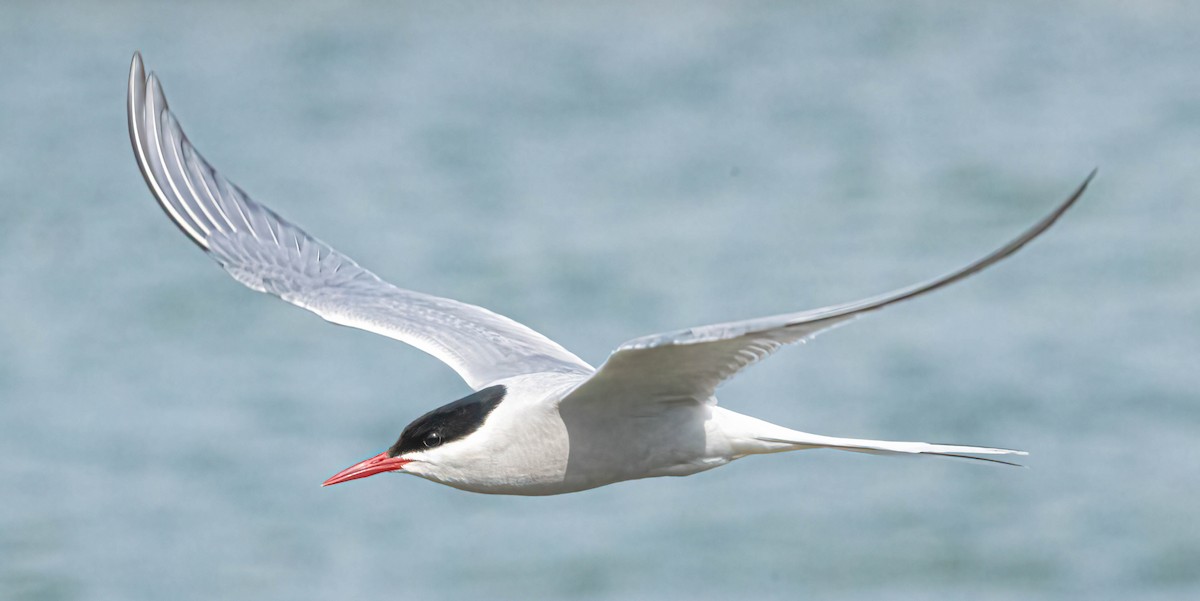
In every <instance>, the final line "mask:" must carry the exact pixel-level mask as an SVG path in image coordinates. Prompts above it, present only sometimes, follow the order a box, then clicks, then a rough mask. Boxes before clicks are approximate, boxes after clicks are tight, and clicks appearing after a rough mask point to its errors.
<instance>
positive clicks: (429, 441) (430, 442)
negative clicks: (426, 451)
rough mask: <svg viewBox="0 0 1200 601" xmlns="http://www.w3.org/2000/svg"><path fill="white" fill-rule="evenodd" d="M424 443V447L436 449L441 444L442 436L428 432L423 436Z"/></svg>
mask: <svg viewBox="0 0 1200 601" xmlns="http://www.w3.org/2000/svg"><path fill="white" fill-rule="evenodd" d="M424 442H425V446H426V447H428V448H430V449H432V448H433V447H436V446H439V445H441V444H442V435H441V434H438V433H437V432H430V433H429V434H426V435H425V441H424Z"/></svg>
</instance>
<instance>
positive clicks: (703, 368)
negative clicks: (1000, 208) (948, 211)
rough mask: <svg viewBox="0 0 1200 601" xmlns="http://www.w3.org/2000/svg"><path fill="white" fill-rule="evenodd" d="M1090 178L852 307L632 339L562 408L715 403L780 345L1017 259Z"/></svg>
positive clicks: (1076, 195)
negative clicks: (1056, 201) (979, 247)
mask: <svg viewBox="0 0 1200 601" xmlns="http://www.w3.org/2000/svg"><path fill="white" fill-rule="evenodd" d="M1095 175H1096V172H1095V171H1092V173H1091V174H1089V175H1088V176H1087V179H1085V180H1084V181H1083V183H1082V184H1080V186H1079V188H1078V189H1076V190H1075V192H1074V193H1073V194H1071V196H1070V197H1069V198H1067V200H1065V201H1064V202H1063V203H1062V204H1060V205H1059V206H1058V207H1057V208H1056V209H1054V211H1053V212H1051V213H1050V214H1049V215H1047V216H1046V217H1045V218H1044V219H1042V220H1041V221H1039V222H1038V223H1037V224H1035V225H1034V226H1033V227H1031V228H1029V229H1028V230H1026V231H1025V232H1024V233H1023V234H1021V235H1020V236H1018V237H1017V238H1016V239H1014V240H1013V241H1011V242H1009V243H1008V244H1006V245H1004V246H1003V247H1001V248H999V249H997V250H996V251H994V252H992V253H991V254H989V255H987V256H986V257H983V258H982V259H979V260H978V261H975V262H974V263H971V264H970V265H967V266H966V267H963V268H962V269H959V270H957V271H953V272H951V273H948V274H946V275H944V276H942V277H940V278H937V279H934V280H930V281H928V282H925V283H921V284H916V285H913V286H909V287H908V288H903V289H901V290H896V291H894V292H889V293H887V294H883V295H880V296H875V297H871V298H868V299H864V300H860V301H856V302H852V303H845V304H841V305H834V306H832V307H825V308H822V309H814V310H811V311H803V312H800V313H788V314H785V315H776V316H773V317H763V318H759V319H750V320H746V321H735V322H730V323H722V324H716V325H710V326H701V327H696V328H690V329H687V330H681V331H678V332H669V333H665V334H655V335H652V336H645V337H642V338H636V339H634V340H630V341H629V342H626V343H625V344H622V345H621V346H620V347H618V348H617V350H616V351H614V352H613V354H612V355H610V356H609V358H608V361H606V362H605V363H604V365H602V366H600V369H599V370H598V371H597V372H596V373H595V375H593V376H592V377H591V378H590V379H589V380H588V381H586V382H584V383H583V384H582V385H580V386H579V387H578V388H576V389H575V390H574V391H573V392H571V394H570V395H568V396H567V397H566V398H564V399H563V401H562V402H563V403H584V402H592V401H595V402H604V401H605V400H609V399H616V398H623V399H631V400H632V399H636V401H633V402H641V403H653V402H675V401H682V402H715V400H714V397H713V393H714V391H715V390H716V389H717V387H718V386H720V385H721V383H722V382H724V381H725V380H728V379H729V378H731V377H733V376H734V374H737V373H738V372H739V371H741V370H743V369H745V368H746V367H748V366H750V365H751V364H753V363H755V362H757V361H759V360H761V359H763V358H765V357H767V356H769V355H770V354H771V353H773V352H775V351H776V350H777V349H778V348H779V347H781V346H783V345H785V344H791V343H794V342H803V341H805V340H808V339H809V338H812V337H813V336H816V335H817V334H819V333H821V332H822V331H824V330H827V329H829V328H832V327H834V326H838V325H841V324H844V323H847V322H848V321H850V320H851V319H854V318H856V317H858V316H860V315H862V314H864V313H868V312H870V311H875V310H878V309H882V308H883V307H886V306H888V305H890V304H892V303H898V302H900V301H903V300H907V299H910V298H913V297H916V296H920V295H922V294H925V293H926V292H931V291H933V290H937V289H938V288H941V287H942V286H946V285H948V284H951V283H954V282H957V281H958V280H961V279H963V278H965V277H967V276H969V275H971V274H974V273H977V272H979V271H982V270H983V269H986V268H987V267H989V266H991V265H992V264H994V263H996V262H998V261H1000V260H1001V259H1003V258H1005V257H1007V256H1009V255H1011V254H1013V253H1015V252H1017V251H1018V250H1020V249H1021V247H1023V246H1025V245H1026V244H1028V243H1029V241H1030V240H1033V239H1034V238H1036V237H1038V235H1040V234H1041V233H1042V232H1044V231H1046V230H1047V229H1048V228H1049V227H1050V226H1051V225H1053V224H1054V222H1055V221H1057V220H1058V218H1059V217H1060V216H1062V214H1063V213H1064V212H1066V210H1067V209H1069V208H1070V207H1071V205H1073V204H1074V203H1075V201H1076V200H1078V199H1079V197H1080V196H1081V195H1082V194H1083V191H1084V190H1085V189H1087V185H1088V183H1089V182H1091V181H1092V177H1094V176H1095Z"/></svg>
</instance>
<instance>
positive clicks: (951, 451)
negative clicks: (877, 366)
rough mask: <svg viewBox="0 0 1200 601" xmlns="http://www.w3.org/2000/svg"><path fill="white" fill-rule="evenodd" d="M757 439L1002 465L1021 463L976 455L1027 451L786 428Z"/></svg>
mask: <svg viewBox="0 0 1200 601" xmlns="http://www.w3.org/2000/svg"><path fill="white" fill-rule="evenodd" d="M755 438H756V439H757V440H759V441H761V442H765V443H772V444H780V445H787V446H786V447H784V448H779V449H778V450H780V451H787V450H793V449H796V450H799V449H817V448H824V449H838V450H842V451H854V452H856V453H874V454H878V455H895V454H917V455H941V456H943V457H957V458H959V459H975V460H978V461H990V462H992V463H1003V464H1004V465H1015V466H1017V467H1022V466H1021V464H1019V463H1013V462H1011V461H1004V460H1003V459H993V458H991V457H979V455H1028V454H1029V453H1026V452H1025V451H1016V450H1013V449H993V448H990V447H972V446H965V445H951V444H933V443H928V442H896V441H891V440H864V439H859V438H837V437H833V436H820V435H818V434H809V433H807V432H796V431H795V430H792V431H791V432H789V436H787V438H775V437H768V436H756V437H755Z"/></svg>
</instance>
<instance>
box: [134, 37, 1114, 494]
mask: <svg viewBox="0 0 1200 601" xmlns="http://www.w3.org/2000/svg"><path fill="white" fill-rule="evenodd" d="M128 110H129V115H128V116H129V137H130V141H131V142H132V144H133V152H134V155H135V157H136V159H137V163H138V167H139V168H140V169H141V172H142V175H143V176H144V177H145V180H146V184H147V185H148V186H149V188H150V191H151V193H153V195H154V197H155V198H156V199H157V200H158V203H159V205H161V207H162V209H163V210H164V211H165V212H166V214H167V216H168V217H170V218H171V220H172V221H173V222H174V223H175V225H176V226H178V228H179V229H180V231H182V232H183V233H184V234H185V235H186V236H187V237H188V238H190V239H191V240H192V242H194V243H196V244H197V245H198V246H199V247H200V248H201V249H203V250H204V251H205V252H206V253H208V255H209V256H211V257H212V258H213V259H214V260H216V261H217V263H219V264H220V265H221V267H223V268H224V269H225V270H226V271H227V272H229V274H230V275H232V276H233V277H234V278H235V279H236V280H237V281H239V282H241V283H242V284H244V285H246V286H248V287H250V288H252V289H254V290H257V291H259V292H266V293H268V294H272V295H275V296H278V297H280V298H282V299H283V300H285V301H288V302H289V303H292V304H294V305H297V306H300V307H303V308H305V309H308V310H309V311H312V312H313V313H316V314H317V315H319V316H321V317H322V318H324V319H326V320H327V321H330V322H333V323H335V324H340V325H344V326H350V327H354V328H361V329H363V330H367V331H370V332H374V333H376V334H381V335H383V336H387V337H389V338H393V339H396V340H399V341H401V342H405V343H408V344H410V345H412V346H415V347H417V348H418V349H420V350H422V351H425V352H427V353H429V354H430V355H433V356H434V357H436V358H438V359H440V360H442V361H443V362H445V363H446V364H447V365H449V366H450V368H451V369H453V370H454V371H456V372H457V373H458V375H459V376H461V377H462V378H463V380H465V381H466V383H467V385H468V386H470V387H471V388H472V389H473V390H474V391H475V392H473V393H472V394H470V395H468V396H466V397H465V398H462V399H459V400H457V401H454V402H452V403H450V404H448V405H445V406H443V407H440V408H438V409H434V410H433V411H430V412H428V413H426V414H425V415H422V416H421V417H419V418H417V419H416V420H415V421H413V422H412V423H411V424H409V425H408V426H407V427H406V428H404V430H403V432H402V433H401V434H400V437H399V440H397V441H396V443H395V444H393V445H392V446H391V447H390V448H388V449H387V450H386V451H384V452H382V453H380V454H378V455H376V456H374V457H372V458H370V459H367V460H365V461H362V462H360V463H357V464H355V465H353V466H351V467H349V468H347V469H345V470H343V471H341V472H339V473H338V474H336V475H334V476H333V477H331V478H329V479H328V480H326V481H325V483H324V484H325V485H330V484H338V483H340V482H346V481H348V480H354V479H357V478H363V477H366V476H371V475H373V474H378V473H384V472H398V473H406V474H413V475H417V476H421V477H422V478H426V479H428V480H432V481H434V482H439V483H441V484H446V485H449V486H453V487H455V488H459V489H462V490H467V491H473V492H479V493H491V494H510V495H552V494H561V493H569V492H575V491H580V490H586V489H590V488H595V487H598V486H604V485H606V484H612V483H615V482H621V481H624V480H633V479H637V478H648V477H655V476H687V475H691V474H695V473H697V472H702V471H705V470H710V469H712V468H715V467H719V466H722V465H725V464H727V463H729V462H731V461H733V460H735V459H740V458H742V457H745V456H747V455H755V454H761V453H778V452H781V451H796V450H804V449H817V448H825V449H839V450H845V451H856V452H862V453H876V454H925V455H945V456H953V457H963V458H971V459H980V460H985V461H993V462H997V463H1009V462H1007V461H1004V460H1000V459H995V458H992V457H995V456H1013V455H1025V454H1026V453H1025V452H1023V451H1016V450H1010V449H999V448H988V447H978V446H963V445H947V444H930V443H925V442H894V441H885V440H865V439H854V438H836V437H831V436H820V435H816V434H809V433H806V432H799V431H796V430H792V429H789V428H785V427H782V426H777V425H775V424H771V423H768V422H765V421H763V420H759V419H755V418H753V417H749V416H746V415H742V414H740V413H735V412H733V411H730V410H728V409H725V408H724V407H720V406H718V405H717V400H716V397H715V396H714V394H715V391H716V389H717V387H718V386H720V385H721V384H722V383H723V382H725V381H726V380H728V379H730V378H732V377H733V376H734V375H736V374H738V373H739V372H740V371H742V370H743V369H745V368H746V367H748V366H750V365H751V364H753V363H755V362H757V361H760V360H762V359H764V358H766V357H767V356H769V355H771V354H772V353H774V352H775V351H776V350H778V349H779V348H780V347H781V346H783V345H785V344H793V343H797V342H802V341H805V340H808V339H811V338H812V337H813V336H816V335H817V334H818V333H820V332H822V331H824V330H827V329H829V328H831V327H834V326H837V325H840V324H844V323H846V322H848V321H850V320H853V319H855V318H856V317H858V316H860V315H863V314H865V313H868V312H871V311H876V310H878V309H881V308H883V307H886V306H888V305H891V304H893V303H897V302H900V301H903V300H907V299H910V298H913V297H916V296H920V295H922V294H925V293H927V292H930V291H933V290H936V289H938V288H941V287H943V286H946V285H948V284H950V283H953V282H956V281H958V280H960V279H962V278H965V277H967V276H969V275H971V274H974V273H976V272H979V271H981V270H983V269H985V268H987V267H989V266H990V265H992V264H994V263H996V262H997V261H1000V260H1001V259H1004V258H1005V257H1007V256H1009V255H1011V254H1013V253H1014V252H1016V251H1017V250H1019V249H1021V248H1022V247H1023V246H1025V244H1027V243H1028V242H1029V241H1031V240H1033V239H1034V238H1036V237H1037V236H1038V235H1039V234H1041V233H1042V232H1044V231H1046V229H1047V228H1049V227H1050V226H1051V225H1052V224H1054V222H1055V221H1056V220H1057V219H1058V218H1059V217H1060V216H1061V215H1062V214H1063V213H1064V212H1065V211H1066V210H1067V209H1068V208H1070V207H1071V205H1072V204H1074V203H1075V201H1076V200H1077V199H1078V198H1079V197H1080V195H1082V194H1083V191H1084V190H1085V189H1086V188H1087V185H1088V183H1089V182H1090V181H1091V179H1092V177H1093V176H1094V175H1095V171H1093V172H1092V173H1091V174H1090V175H1088V177H1087V179H1085V180H1084V182H1083V183H1082V184H1081V185H1080V186H1079V187H1078V188H1077V189H1076V190H1075V191H1074V193H1072V194H1071V195H1070V196H1069V197H1068V198H1067V199H1066V200H1065V201H1064V202H1063V203H1062V204H1060V205H1059V206H1058V207H1057V208H1055V209H1054V210H1053V211H1052V212H1051V213H1050V214H1049V215H1048V216H1046V217H1045V218H1043V219H1042V220H1041V221H1039V222H1038V223H1036V224H1035V225H1034V226H1033V227H1031V228H1029V229H1028V230H1026V231H1025V232H1024V233H1022V234H1021V235H1020V236H1018V237H1017V238H1016V239H1014V240H1012V241H1011V242H1009V243H1008V244H1005V245H1004V246H1003V247H1001V248H999V249H997V250H995V251H994V252H992V253H991V254H989V255H987V256H985V257H983V258H981V259H979V260H977V261H975V262H974V263H971V264H970V265H967V266H965V267H963V268H961V269H959V270H957V271H954V272H951V273H949V274H946V275H944V276H942V277H939V278H936V279H933V280H930V281H928V282H925V283H920V284H916V285H913V286H909V287H907V288H903V289H901V290H897V291H894V292H890V293H887V294H883V295H880V296H875V297H872V298H868V299H865V300H860V301H855V302H850V303H845V304H840V305H834V306H830V307H824V308H820V309H814V310H810V311H803V312H798V313H789V314H784V315H775V316H771V317H762V318H758V319H750V320H745V321H736V322H730V323H722V324H716V325H708V326H700V327H695V328H689V329H686V330H682V331H677V332H669V333H664V334H654V335H651V336H644V337H641V338H636V339H633V340H630V341H628V342H626V343H624V344H622V345H620V346H619V347H618V348H617V349H616V350H615V351H613V353H612V354H611V355H610V356H609V357H608V359H607V360H606V361H605V362H604V363H603V364H602V365H601V366H600V368H599V369H596V368H593V367H592V366H591V365H589V364H588V363H586V362H585V361H583V360H582V359H580V358H579V357H576V356H575V355H574V354H572V353H571V352H570V351H568V350H566V349H564V348H563V347H562V346H559V345H558V344H556V343H555V342H553V341H551V340H550V339H548V338H546V337H545V336H542V335H541V334H539V333H537V332H535V331H533V330H532V329H530V328H528V327H526V326H524V325H521V324H519V323H517V322H515V321H513V320H511V319H508V318H506V317H504V316H501V315H497V314H496V313H493V312H491V311H488V310H487V309H483V308H481V307H477V306H474V305H469V304H466V303H461V302H458V301H454V300H450V299H446V298H440V297H436V296H430V295H427V294H422V293H420V292H413V291H409V290H404V289H402V288H398V287H396V286H393V285H391V284H389V283H387V282H385V281H383V280H382V279H380V278H379V277H378V276H376V275H375V274H373V273H371V272H370V271H368V270H366V269H364V268H362V267H360V266H359V265H358V264H357V263H355V262H354V261H353V260H351V259H350V258H348V257H346V256H345V255H342V254H340V253H339V252H338V251H336V250H334V249H333V248H332V247H330V246H328V245H326V244H325V243H323V242H321V241H319V240H317V239H316V238H313V237H311V236H309V235H308V234H307V233H305V232H304V231H303V230H301V229H300V228H298V227H296V226H295V225H293V224H292V223H290V222H288V221H287V220H285V219H283V218H282V217H280V216H279V215H277V214H276V213H275V212H273V211H272V210H270V209H268V208H267V207H265V206H263V205H261V204H258V203H257V202H255V201H253V200H251V199H250V197H249V196H247V195H246V193H245V192H243V191H242V190H241V189H240V188H238V187H237V186H236V185H234V184H233V183H231V182H230V181H228V180H227V179H225V178H224V177H222V176H221V175H220V174H219V173H218V172H217V171H216V170H215V169H213V167H212V166H210V165H209V164H208V162H207V161H205V160H204V158H203V157H201V156H200V154H199V153H198V152H197V151H196V149H195V148H193V147H192V145H191V143H189V142H188V139H187V137H186V136H185V135H184V133H183V130H182V129H181V128H180V126H179V122H178V120H176V118H175V115H174V114H172V113H171V111H170V110H169V109H168V106H167V101H166V98H165V97H164V96H163V91H162V87H161V84H160V83H159V80H158V78H157V77H156V76H155V74H154V73H151V74H150V75H149V76H147V75H146V74H145V71H144V68H143V66H142V58H141V55H140V54H139V53H135V54H134V57H133V64H132V65H131V67H130V72H129V104H128Z"/></svg>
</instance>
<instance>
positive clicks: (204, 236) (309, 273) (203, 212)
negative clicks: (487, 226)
mask: <svg viewBox="0 0 1200 601" xmlns="http://www.w3.org/2000/svg"><path fill="white" fill-rule="evenodd" d="M129 139H130V141H131V142H132V143H133V153H134V155H135V156H136V157H137V162H138V167H139V168H140V169H141V170H142V175H143V176H145V178H146V184H147V185H148V186H149V187H150V191H151V192H153V193H154V197H155V198H156V199H158V204H159V205H161V206H162V208H163V210H164V211H166V213H167V216H169V217H170V218H171V221H174V222H175V225H177V226H179V229H180V230H181V231H183V233H184V234H186V235H187V236H188V238H191V239H192V241H193V242H195V243H196V244H197V245H199V246H200V248H202V249H204V250H205V252H207V253H208V254H209V255H210V256H212V258H213V259H215V260H216V261H217V262H218V263H220V264H221V267H224V268H225V270H226V271H228V272H229V273H230V275H232V276H233V277H234V278H235V279H237V281H239V282H241V283H243V284H245V285H246V286H249V287H250V288H253V289H255V290H258V291H259V292H266V293H269V294H274V295H275V296H278V297H279V298H282V299H283V300H285V301H288V302H289V303H292V304H294V305H297V306H300V307H303V308H305V309H308V310H309V311H312V312H313V313H316V314H317V315H320V316H321V317H323V318H325V319H326V320H328V321H331V322H333V323H336V324H340V325H344V326H350V327H354V328H360V329H363V330H367V331H369V332H375V333H376V334H382V335H384V336H387V337H389V338H394V339H396V340H399V341H401V342H406V343H408V344H411V345H413V346H415V347H417V348H419V349H421V350H423V351H425V352H427V353H429V354H431V355H433V356H434V357H437V358H438V359H441V360H442V361H444V362H445V363H446V364H447V365H449V366H450V367H451V368H452V369H454V371H456V372H458V375H460V376H462V378H463V380H466V382H467V384H468V385H470V386H471V387H472V388H474V389H476V390H479V389H482V388H484V387H486V386H487V385H489V384H490V383H492V382H495V381H496V380H499V379H502V378H506V377H509V376H515V375H521V374H528V373H539V372H566V373H579V374H590V373H592V372H593V371H594V370H593V368H592V367H591V366H590V365H588V364H587V363H585V362H584V361H583V360H581V359H579V358H578V357H576V356H575V355H573V354H571V353H570V352H569V351H567V350H566V349H564V348H563V347H561V346H559V345H558V344H555V343H554V342H553V341H551V340H550V339H548V338H546V337H545V336H542V335H541V334H538V333H537V332H535V331H533V330H531V329H529V328H527V327H525V326H523V325H521V324H519V323H517V322H515V321H513V320H511V319H508V318H507V317H504V316H502V315H497V314H496V313H493V312H491V311H488V310H487V309H483V308H481V307H476V306H474V305H468V304H466V303H460V302H458V301H454V300H450V299H447V298H439V297H436V296H430V295H428V294H421V293H419V292H412V291H409V290H403V289H401V288H397V287H395V286H393V285H391V284H389V283H387V282H385V281H383V280H381V279H379V277H378V276H376V275H375V274H373V273H371V272H370V271H367V270H366V269H363V268H362V267H359V266H358V264H357V263H355V262H354V261H353V260H351V259H350V258H348V257H346V256H344V255H342V254H341V253H339V252H337V251H336V250H334V249H333V248H330V247H329V246H328V245H326V244H325V243H323V242H321V241H319V240H317V239H315V238H313V237H311V236H309V235H308V234H306V233H305V232H304V231H303V230H301V229H300V228H298V227H296V226H294V225H292V224H291V223H289V222H287V221H286V220H284V219H283V218H281V217H280V216H279V215H276V214H275V213H274V212H273V211H271V210H270V209H268V208H266V207H264V206H262V205H260V204H258V203H256V202H254V201H253V200H251V199H250V197H249V196H247V195H246V193H245V192H242V190H241V189H240V188H238V187H237V186H235V185H233V184H232V183H231V182H230V181H229V180H227V179H225V178H224V177H222V176H221V174H219V173H217V171H216V170H215V169H213V168H212V166H210V165H209V164H208V162H207V161H205V160H204V157H202V156H200V153H198V152H196V150H195V148H193V147H192V145H191V143H189V142H188V139H187V136H185V135H184V134H183V130H181V129H180V127H179V122H178V121H176V119H175V116H174V115H172V114H171V111H170V110H168V108H167V100H166V98H165V97H164V96H163V92H162V87H161V85H160V84H159V82H158V78H157V77H155V75H154V74H153V73H151V74H150V76H149V77H147V76H146V74H145V71H144V69H143V67H142V57H141V55H140V54H134V56H133V64H132V66H131V67H130V71H129Z"/></svg>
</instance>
